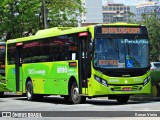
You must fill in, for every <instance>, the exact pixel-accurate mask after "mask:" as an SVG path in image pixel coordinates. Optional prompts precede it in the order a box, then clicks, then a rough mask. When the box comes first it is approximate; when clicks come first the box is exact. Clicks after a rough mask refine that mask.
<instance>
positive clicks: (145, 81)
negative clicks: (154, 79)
mask: <svg viewBox="0 0 160 120" xmlns="http://www.w3.org/2000/svg"><path fill="white" fill-rule="evenodd" d="M150 79H151V77H150V76H148V77H147V78H146V79H145V80H144V82H143V85H144V86H145V85H146V84H147V83H148V82H149V81H150Z"/></svg>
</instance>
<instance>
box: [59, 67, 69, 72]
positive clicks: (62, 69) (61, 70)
mask: <svg viewBox="0 0 160 120" xmlns="http://www.w3.org/2000/svg"><path fill="white" fill-rule="evenodd" d="M57 73H67V68H66V67H62V66H60V67H57Z"/></svg>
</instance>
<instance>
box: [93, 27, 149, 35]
mask: <svg viewBox="0 0 160 120" xmlns="http://www.w3.org/2000/svg"><path fill="white" fill-rule="evenodd" d="M95 34H96V35H98V34H99V35H100V34H103V35H105V34H119V35H125V34H130V35H131V34H134V35H135V34H147V29H146V27H144V26H140V27H139V26H98V27H96V29H95Z"/></svg>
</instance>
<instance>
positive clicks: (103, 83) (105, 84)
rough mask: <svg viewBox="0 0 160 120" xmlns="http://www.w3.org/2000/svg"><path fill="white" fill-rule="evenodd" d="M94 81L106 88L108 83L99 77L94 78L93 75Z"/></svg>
mask: <svg viewBox="0 0 160 120" xmlns="http://www.w3.org/2000/svg"><path fill="white" fill-rule="evenodd" d="M94 79H95V80H96V81H97V82H99V83H100V84H102V85H104V86H106V87H107V86H108V83H107V81H106V80H104V79H102V78H100V77H98V76H96V75H94Z"/></svg>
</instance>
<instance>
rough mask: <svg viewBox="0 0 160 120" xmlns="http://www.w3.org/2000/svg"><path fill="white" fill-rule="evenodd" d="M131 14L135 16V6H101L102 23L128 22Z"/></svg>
mask: <svg viewBox="0 0 160 120" xmlns="http://www.w3.org/2000/svg"><path fill="white" fill-rule="evenodd" d="M131 14H136V7H135V6H125V5H124V4H119V3H118V4H117V3H110V4H106V5H104V6H103V22H104V23H111V22H128V21H129V20H130V19H131V17H132V16H131Z"/></svg>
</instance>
